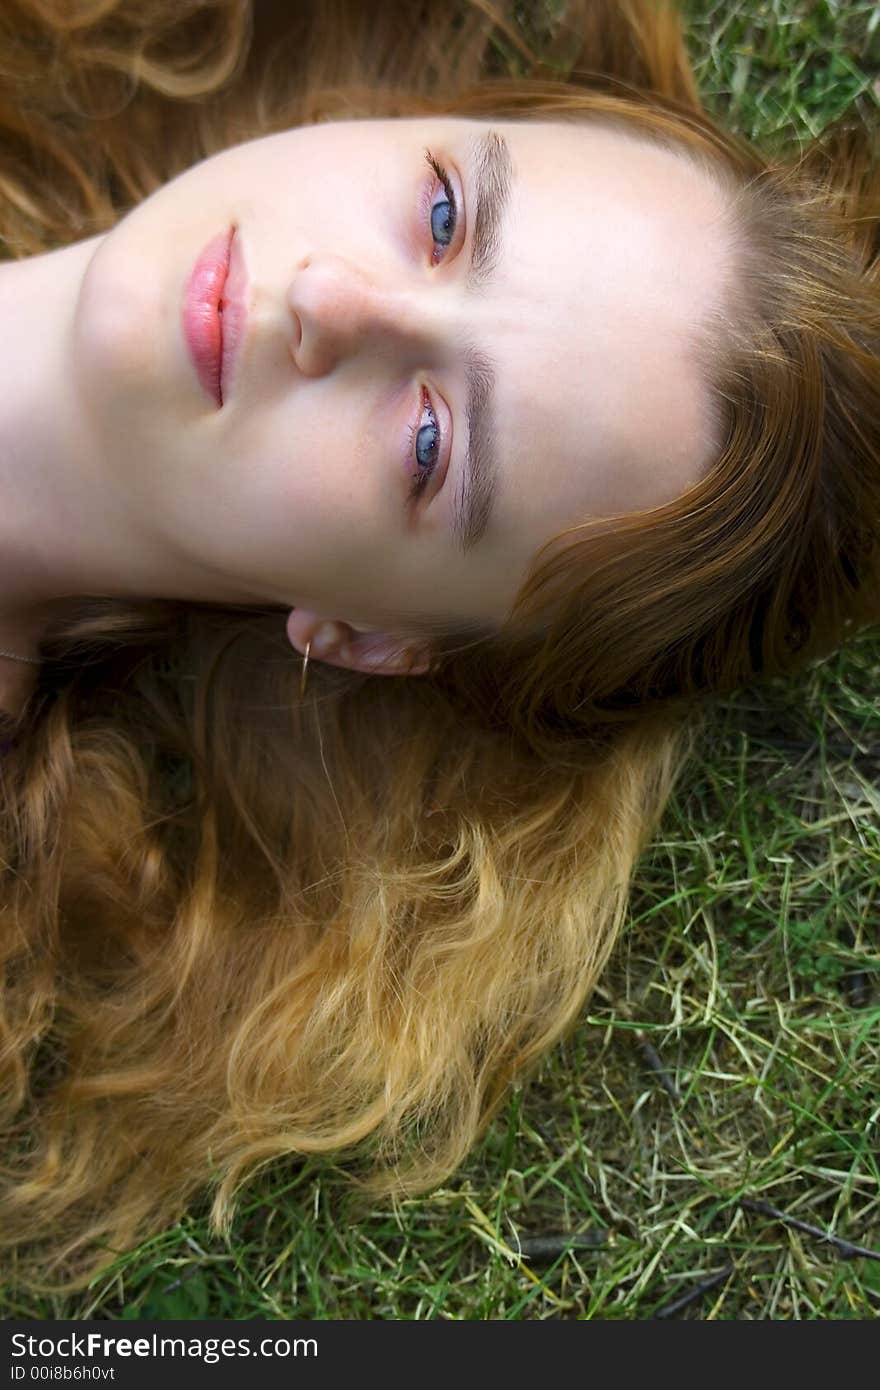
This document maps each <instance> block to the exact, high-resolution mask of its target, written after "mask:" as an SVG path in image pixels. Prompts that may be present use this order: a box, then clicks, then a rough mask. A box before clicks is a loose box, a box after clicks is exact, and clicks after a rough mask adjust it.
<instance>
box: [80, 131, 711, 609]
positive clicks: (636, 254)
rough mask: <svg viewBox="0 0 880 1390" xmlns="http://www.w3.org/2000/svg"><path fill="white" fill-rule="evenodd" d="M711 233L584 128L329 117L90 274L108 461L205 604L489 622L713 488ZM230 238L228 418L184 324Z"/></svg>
mask: <svg viewBox="0 0 880 1390" xmlns="http://www.w3.org/2000/svg"><path fill="white" fill-rule="evenodd" d="M439 170H445V171H446V176H447V177H448V182H449V186H450V189H451V195H452V196H450V191H449V190H448V189H447V188H446V186H445V184H444V182H443V181H442V175H441V174H440V173H439V172H438V171H439ZM453 208H454V211H453ZM722 210H723V201H722V197H721V195H720V194H719V193H718V192H716V190H715V189H714V188H713V187H712V186H711V184H710V183H709V182H708V180H707V179H706V177H705V176H704V175H703V174H701V173H700V172H699V171H697V170H695V169H693V168H692V167H691V166H690V165H689V164H687V163H686V162H684V161H683V160H682V159H680V158H678V157H676V156H674V155H672V154H670V153H667V152H664V151H661V150H658V149H655V148H652V147H651V146H649V145H646V144H642V143H637V142H635V141H633V140H631V139H629V138H627V137H625V136H622V135H619V134H616V133H614V132H611V131H607V130H602V129H600V128H597V127H591V126H588V125H581V124H571V123H562V122H557V123H549V122H529V121H507V120H491V121H482V120H470V119H459V118H453V117H442V118H430V119H423V118H418V119H405V120H366V121H339V122H331V123H328V124H323V125H318V126H305V127H300V128H296V129H293V130H291V131H288V132H285V133H282V134H278V135H270V136H267V137H264V138H261V139H257V140H253V141H249V142H247V143H244V144H241V145H238V146H235V147H233V148H231V149H228V150H225V151H224V152H222V153H221V154H218V155H215V156H213V157H211V158H209V159H206V160H204V161H203V162H202V163H200V164H198V165H196V166H194V167H193V168H191V169H189V170H187V171H186V172H185V173H184V174H182V175H180V176H179V177H177V178H175V179H174V180H172V181H171V182H170V183H168V184H166V185H165V186H164V187H162V188H160V189H159V190H158V191H157V192H156V193H154V194H152V195H151V196H150V197H148V198H147V199H146V200H145V201H144V202H143V203H141V204H140V205H139V206H138V207H137V208H135V209H134V210H133V211H132V212H131V213H130V214H128V215H127V216H126V217H125V218H123V220H122V221H121V222H120V223H119V224H118V226H117V227H115V228H114V229H113V231H112V232H111V233H110V234H109V235H108V236H107V237H106V238H105V239H104V240H103V242H102V243H101V244H100V245H99V247H98V249H97V251H96V253H95V255H94V257H93V259H92V261H91V263H90V265H89V267H88V270H87V272H86V275H85V278H84V281H83V286H82V292H81V295H80V301H79V306H78V311H77V322H76V333H77V340H76V342H77V356H76V367H75V370H76V373H77V377H78V382H79V386H80V389H81V390H82V392H83V393H84V398H85V400H86V403H87V408H88V411H89V414H90V416H91V418H92V421H93V424H94V425H95V432H96V439H97V440H98V447H99V448H100V449H101V451H102V452H103V451H106V459H107V460H112V467H113V470H114V473H115V474H119V473H122V474H123V475H124V476H123V477H122V478H121V479H120V478H119V477H117V478H116V482H117V483H118V484H121V485H122V487H123V488H124V492H125V495H126V496H127V498H128V500H129V502H130V504H131V506H132V508H133V509H134V510H135V511H136V512H137V513H138V515H141V516H143V517H147V518H149V524H150V526H151V527H152V528H153V530H154V531H155V533H156V534H157V535H161V537H162V540H163V544H165V545H166V546H167V549H168V553H169V555H171V554H173V555H174V558H175V564H179V562H180V560H181V559H186V560H187V561H188V562H189V563H191V565H192V569H193V574H194V576H195V575H198V576H199V579H200V583H199V591H200V592H204V591H205V585H206V583H210V581H211V577H214V578H216V583H217V588H218V593H219V592H221V591H222V592H223V593H224V594H228V593H229V591H230V588H232V589H235V590H239V589H240V591H241V601H260V602H263V601H264V602H278V603H281V604H285V605H290V606H292V607H294V606H295V607H302V608H304V609H306V610H313V611H315V612H317V613H319V614H321V615H323V616H325V617H327V618H337V619H341V620H344V621H346V622H349V623H352V624H362V625H364V626H367V627H373V628H381V627H382V626H383V625H391V626H399V627H402V628H403V629H404V630H408V629H409V628H410V626H411V627H412V630H413V631H414V632H419V631H420V630H421V628H420V625H419V615H425V614H427V615H431V616H433V617H436V618H440V619H447V620H449V621H453V622H454V621H457V620H459V619H465V620H473V619H476V620H479V621H483V622H488V623H490V624H494V623H500V622H501V621H503V619H504V617H505V615H506V614H507V612H508V611H509V609H510V607H511V605H512V603H513V600H514V596H515V594H516V591H517V589H518V587H519V585H520V584H521V582H522V580H523V579H524V577H525V574H526V571H527V568H528V566H529V563H530V561H531V559H532V558H533V556H534V554H535V552H536V550H537V549H538V548H539V547H540V545H541V544H543V543H544V542H545V541H547V540H548V539H550V537H552V536H553V535H554V534H556V533H557V532H558V531H560V530H562V529H563V528H564V527H566V526H569V525H573V524H575V523H577V522H578V521H581V520H584V519H585V518H586V517H588V516H596V515H600V516H601V515H608V514H610V513H612V512H617V511H630V510H634V509H637V508H642V507H648V506H651V505H654V504H657V503H660V502H663V501H666V500H669V499H671V498H673V497H675V496H676V495H678V494H679V493H681V492H682V491H684V490H685V488H686V487H687V486H688V485H689V484H690V483H692V482H694V481H696V480H697V478H698V477H699V476H700V474H701V472H702V470H703V469H704V467H705V464H706V462H707V460H708V449H709V447H710V444H709V440H708V434H707V426H706V422H705V419H704V415H703V408H704V404H705V402H704V396H703V387H702V384H701V381H700V378H699V375H698V372H697V369H696V367H695V365H694V364H693V363H692V362H691V361H690V359H689V356H688V351H689V343H690V339H691V331H692V326H693V325H694V324H695V323H696V322H697V321H698V320H699V319H701V318H702V316H703V314H704V313H705V312H706V310H707V309H709V308H710V307H712V305H713V304H714V303H715V302H716V298H717V296H718V294H719V287H720V284H721V273H722V271H723V266H724V259H725V258H724V255H723V241H722V239H721V233H720V228H719V227H717V226H716V222H717V220H718V218H719V215H720V214H721V212H722ZM233 227H234V228H235V238H236V240H237V242H238V249H239V251H240V253H241V254H242V255H243V259H244V263H245V266H246V271H247V286H246V290H245V296H244V297H245V303H246V308H247V330H246V335H245V337H244V340H243V342H242V343H241V347H240V352H239V359H238V363H237V369H236V371H235V373H234V379H233V380H232V381H230V382H228V383H226V394H225V398H224V400H223V404H222V407H220V408H218V406H217V405H216V403H214V402H212V401H211V400H209V399H208V397H207V395H206V394H205V392H204V390H203V388H202V386H201V385H200V383H199V380H198V378H197V376H196V372H195V369H194V366H193V364H192V361H191V359H190V356H189V352H188V349H187V344H186V340H185V337H184V333H183V328H182V303H183V297H184V288H185V286H186V283H187V280H188V278H189V275H190V272H191V270H192V268H193V265H194V263H195V261H196V259H197V257H198V256H199V254H200V252H201V251H202V249H203V248H204V247H205V245H206V244H207V243H208V242H209V241H211V240H212V239H213V238H216V237H218V236H222V235H223V234H224V233H226V232H229V231H230V229H231V228H233ZM432 465H433V471H431V466H432ZM420 475H424V482H425V485H424V488H423V490H422V491H421V493H420V495H418V496H417V497H413V496H411V493H412V490H413V486H414V484H415V483H416V481H417V480H418V478H419V477H420ZM490 497H491V505H490V500H489V499H490ZM466 522H467V528H468V530H469V535H467V536H465V534H464V531H465V525H466ZM193 596H194V595H193Z"/></svg>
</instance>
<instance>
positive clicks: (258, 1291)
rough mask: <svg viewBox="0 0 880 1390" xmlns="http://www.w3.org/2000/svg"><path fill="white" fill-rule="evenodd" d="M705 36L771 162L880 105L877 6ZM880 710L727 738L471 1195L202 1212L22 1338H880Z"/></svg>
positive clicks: (732, 731)
mask: <svg viewBox="0 0 880 1390" xmlns="http://www.w3.org/2000/svg"><path fill="white" fill-rule="evenodd" d="M683 9H684V12H685V14H686V16H687V18H688V20H689V24H690V39H689V42H690V44H691V51H692V55H693V58H694V61H695V65H696V71H697V77H698V81H699V83H700V87H701V90H702V91H703V92H704V94H705V96H706V100H707V103H708V104H709V105H710V107H711V108H712V109H714V110H715V111H716V113H717V114H718V115H719V116H721V117H723V118H724V119H725V121H726V122H727V123H728V124H729V125H730V126H732V127H733V128H734V129H735V130H738V131H740V132H741V133H743V134H745V135H747V136H748V137H749V138H754V139H758V140H761V139H763V138H766V139H767V140H768V141H770V140H774V139H779V138H783V137H784V138H786V139H789V138H791V136H792V134H794V136H795V137H798V136H800V137H803V136H806V135H809V133H810V132H812V131H814V130H818V129H820V128H821V127H822V125H824V124H825V123H826V122H827V120H828V119H830V118H831V117H833V116H835V115H837V114H838V112H839V111H840V110H841V109H842V108H843V107H845V106H846V105H847V104H848V103H849V102H850V101H851V100H852V98H853V97H854V96H856V95H857V94H859V93H862V92H867V93H869V99H872V98H871V97H870V93H871V91H872V87H873V84H874V83H876V82H877V79H878V71H880V22H878V13H877V11H876V9H875V7H874V6H873V4H868V3H865V4H860V3H849V4H843V3H839V4H832V3H830V0H819V2H818V3H816V2H815V0H785V2H784V3H783V0H774V2H773V3H748V4H745V3H739V4H736V3H720V0H719V2H718V3H707V2H706V0H687V2H686V3H685V4H684V5H683ZM877 99H878V100H880V92H878V93H877ZM878 683H880V636H878V637H875V638H870V639H863V640H862V641H861V642H859V643H858V644H856V645H854V646H852V647H850V648H849V649H848V650H847V651H845V652H841V653H838V654H837V655H835V656H834V657H832V658H831V659H830V660H828V661H826V662H825V663H823V664H822V665H820V666H817V667H815V668H814V669H813V670H811V671H809V672H807V673H806V674H805V675H803V676H802V677H801V678H800V679H798V680H796V681H791V682H776V683H774V684H772V685H771V686H769V687H768V688H766V689H764V690H761V691H758V690H756V689H752V690H749V691H745V692H743V693H741V694H740V695H739V696H737V697H736V698H735V699H733V700H730V701H728V702H727V703H726V704H725V705H724V706H723V707H720V708H719V709H718V710H717V711H716V712H715V714H714V715H713V716H712V719H711V722H710V724H709V725H708V726H707V729H706V732H705V735H704V738H703V749H702V753H701V755H700V756H699V757H697V758H696V759H695V760H694V761H693V763H692V764H691V765H690V769H689V771H688V773H687V774H686V776H685V778H684V779H683V780H682V782H681V783H680V785H679V788H678V791H677V794H676V795H675V797H674V798H673V800H672V801H671V802H670V805H669V807H668V808H667V813H666V815H665V817H664V821H663V826H662V828H661V832H660V833H659V834H658V835H657V837H656V838H655V841H654V843H653V845H652V846H651V848H650V849H649V851H648V852H647V853H646V854H645V856H644V857H643V860H642V863H641V865H640V870H639V874H638V878H637V887H636V891H635V893H634V895H633V898H632V904H631V921H630V924H629V927H628V930H627V932H626V935H625V937H624V939H623V941H622V943H621V946H620V949H619V950H618V952H617V955H616V958H615V960H614V963H613V965H612V968H611V969H610V970H609V972H608V974H607V976H606V978H605V980H604V982H603V985H602V988H601V989H600V990H599V991H598V992H597V993H596V994H595V995H594V996H593V998H592V999H591V1001H590V1003H589V1005H588V1009H587V1012H586V1014H585V1017H584V1020H583V1022H582V1024H581V1026H580V1027H579V1028H578V1029H577V1031H576V1032H575V1033H574V1034H573V1035H572V1036H571V1037H570V1038H569V1040H568V1041H567V1042H566V1043H565V1044H564V1045H563V1046H561V1047H559V1048H558V1049H556V1051H555V1052H554V1053H553V1054H552V1055H550V1056H549V1057H547V1058H546V1060H545V1062H544V1063H543V1065H542V1067H541V1070H540V1071H539V1073H538V1074H537V1076H536V1077H535V1078H534V1080H533V1081H532V1082H531V1083H530V1084H529V1085H528V1086H527V1087H525V1088H523V1089H521V1090H517V1091H516V1092H515V1093H514V1094H513V1096H512V1097H511V1100H510V1103H509V1105H508V1106H507V1108H506V1111H505V1112H504V1113H503V1114H502V1115H500V1116H499V1118H498V1119H497V1121H496V1122H495V1124H494V1125H493V1126H492V1128H491V1130H490V1131H489V1133H488V1134H487V1136H486V1139H485V1141H484V1142H483V1144H482V1145H481V1146H480V1147H479V1148H478V1149H477V1150H476V1151H475V1152H474V1153H473V1154H472V1155H471V1158H470V1160H469V1161H468V1163H467V1165H466V1166H465V1168H464V1169H462V1170H461V1171H460V1172H459V1173H458V1174H457V1175H456V1176H455V1178H454V1180H452V1181H450V1183H449V1184H448V1185H447V1186H446V1187H444V1188H443V1189H441V1190H439V1191H435V1192H434V1193H432V1194H430V1195H428V1196H426V1197H424V1198H421V1199H419V1200H413V1201H407V1202H403V1203H400V1204H399V1205H397V1206H394V1205H392V1204H387V1205H385V1206H382V1207H380V1208H377V1209H375V1210H373V1211H371V1212H369V1213H368V1214H367V1215H365V1216H361V1217H360V1218H359V1219H358V1220H357V1221H353V1220H352V1219H351V1214H350V1210H349V1207H348V1206H347V1201H348V1198H347V1193H348V1190H349V1189H348V1184H347V1183H346V1181H345V1179H344V1177H343V1175H342V1174H341V1173H340V1172H338V1171H337V1170H336V1169H334V1168H332V1167H330V1166H328V1165H326V1164H325V1165H320V1164H317V1163H311V1162H310V1163H306V1164H305V1165H302V1166H299V1167H297V1166H296V1165H293V1164H285V1165H277V1166H276V1167H274V1168H273V1169H271V1170H267V1171H265V1172H264V1173H262V1174H261V1175H260V1176H259V1178H258V1179H257V1180H255V1181H254V1183H252V1184H251V1186H250V1187H249V1188H248V1189H247V1192H246V1199H245V1200H244V1201H243V1202H242V1204H241V1207H240V1209H239V1213H238V1216H237V1218H236V1221H235V1225H234V1229H233V1231H232V1235H231V1237H230V1239H229V1240H228V1241H225V1240H219V1239H216V1238H211V1237H210V1236H209V1235H208V1233H207V1225H206V1220H205V1208H204V1207H203V1208H194V1209H193V1211H192V1212H191V1214H190V1215H189V1216H187V1218H186V1219H185V1220H184V1221H182V1222H181V1223H180V1224H179V1225H178V1226H176V1227H175V1228H174V1229H172V1230H170V1231H168V1232H166V1233H164V1234H162V1235H160V1236H158V1237H157V1238H155V1239H154V1240H152V1241H149V1242H147V1243H146V1244H144V1245H143V1246H141V1248H140V1249H138V1250H136V1251H134V1252H132V1253H131V1254H130V1255H128V1256H126V1257H124V1258H123V1259H121V1260H120V1261H119V1263H118V1265H117V1266H116V1269H115V1271H114V1272H112V1273H111V1274H108V1275H105V1276H103V1277H102V1278H101V1279H99V1280H97V1281H96V1283H95V1284H94V1287H93V1288H92V1289H91V1290H90V1291H89V1292H88V1293H85V1294H80V1295H77V1296H75V1297H72V1298H68V1299H51V1298H46V1299H40V1298H36V1297H33V1298H29V1297H26V1296H11V1295H9V1296H7V1298H6V1300H5V1302H0V1312H2V1314H3V1315H4V1316H5V1317H7V1318H10V1317H37V1318H45V1317H67V1318H87V1317H95V1316H100V1317H106V1318H153V1319H166V1318H202V1317H226V1318H253V1317H264V1318H293V1317H297V1318H314V1319H322V1318H332V1317H344V1318H383V1319H389V1318H391V1319H398V1318H402V1319H412V1318H438V1317H439V1318H468V1319H479V1318H502V1319H505V1318H512V1319H518V1318H558V1317H563V1318H590V1317H602V1318H615V1319H642V1318H651V1317H655V1316H657V1315H658V1314H663V1315H665V1316H673V1317H698V1318H726V1319H729V1318H782V1319H789V1318H798V1319H800V1318H860V1319H862V1318H871V1317H874V1316H876V1313H877V1309H878V1308H880V1260H872V1259H870V1258H868V1257H867V1256H865V1255H860V1254H854V1253H853V1252H852V1251H851V1250H848V1249H847V1248H846V1246H844V1245H843V1244H841V1243H842V1242H851V1243H853V1244H855V1245H857V1246H869V1247H870V1246H873V1247H875V1248H877V1249H880V1230H878V1198H880V1182H878V1178H880V1174H878V1152H880V1146H878V1134H877V1130H878V1115H880V1058H878V1052H880V1027H878V1023H880V1004H878V987H877V980H878V973H877V972H878V965H880V933H878V916H880V904H878V894H880V704H878V699H877V692H878ZM783 1217H784V1218H786V1219H785V1220H783V1219H782V1218H783ZM792 1219H794V1220H796V1221H799V1222H801V1223H804V1224H805V1225H806V1226H807V1227H812V1228H814V1230H813V1231H810V1230H804V1229H801V1228H798V1227H796V1226H794V1225H792V1224H791V1221H792ZM829 1237H833V1238H834V1239H829ZM539 1238H540V1239H541V1240H542V1241H543V1242H544V1245H543V1252H542V1249H541V1247H540V1246H539V1247H536V1246H535V1241H536V1240H537V1239H539ZM835 1241H836V1242H837V1243H835ZM567 1242H568V1245H569V1246H571V1244H572V1243H573V1242H576V1243H577V1246H578V1248H566V1243H567Z"/></svg>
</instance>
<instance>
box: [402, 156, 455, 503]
mask: <svg viewBox="0 0 880 1390" xmlns="http://www.w3.org/2000/svg"><path fill="white" fill-rule="evenodd" d="M425 160H426V162H427V164H428V167H429V168H430V170H431V172H432V174H433V175H434V177H433V178H430V179H428V180H427V182H426V184H425V188H424V191H423V193H422V197H421V217H422V221H423V222H424V224H425V226H426V228H427V229H428V232H429V233H430V237H431V240H432V242H435V243H439V245H440V246H441V247H442V248H443V250H442V252H441V254H440V255H439V256H438V255H437V252H436V250H434V249H432V252H431V261H432V264H436V263H437V261H440V260H442V259H443V256H444V255H445V253H446V250H447V249H448V248H449V246H451V244H452V242H453V240H454V239H455V229H456V227H457V225H458V203H457V201H456V197H455V189H454V188H453V187H452V180H451V179H450V177H449V175H448V174H447V172H446V170H445V169H444V168H443V165H442V164H440V163H439V162H438V161H437V160H436V159H435V158H434V156H433V155H432V153H431V151H430V150H425ZM438 179H439V181H440V183H441V184H442V185H443V191H444V193H445V194H446V197H445V198H443V199H441V200H440V201H439V202H435V201H434V199H435V198H436V193H435V184H436V181H437V180H438ZM442 446H443V435H442V433H441V430H440V426H439V425H438V423H437V417H436V415H435V414H434V410H433V407H432V405H431V398H430V396H429V395H428V392H427V391H426V390H425V388H424V387H422V413H421V416H420V418H419V423H418V425H412V426H410V430H409V442H408V445H407V453H408V457H410V458H415V463H416V473H415V476H414V478H413V483H412V487H411V488H410V491H409V500H410V502H416V501H418V499H419V498H420V497H421V495H422V493H423V492H424V491H425V488H426V487H427V486H428V483H429V482H430V480H431V476H432V474H433V472H434V469H435V468H436V467H437V464H438V463H439V461H440V453H441V450H442Z"/></svg>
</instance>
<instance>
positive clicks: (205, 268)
mask: <svg viewBox="0 0 880 1390" xmlns="http://www.w3.org/2000/svg"><path fill="white" fill-rule="evenodd" d="M234 235H235V229H234V228H233V229H232V230H231V231H228V232H223V233H222V234H221V235H220V236H216V237H214V239H213V240H212V241H209V242H208V245H207V246H206V247H205V249H204V251H202V253H201V255H200V256H199V258H198V260H197V261H196V263H195V265H194V266H193V269H192V272H191V274H190V277H189V279H188V281H187V284H186V290H185V291H184V296H183V314H182V321H183V334H184V337H185V338H186V343H187V347H188V348H189V354H190V357H191V358H192V361H193V365H194V366H195V369H196V375H197V376H198V379H199V381H200V383H201V385H202V388H203V390H204V392H205V394H206V395H207V396H209V397H210V399H211V400H212V401H213V402H214V404H215V405H216V406H217V407H218V408H219V407H220V406H222V404H223V395H222V388H221V374H222V366H223V322H222V320H223V315H222V314H221V313H220V302H221V299H222V296H223V291H224V288H225V285H226V277H227V275H228V273H229V260H230V249H231V245H232V240H233V237H234Z"/></svg>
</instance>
